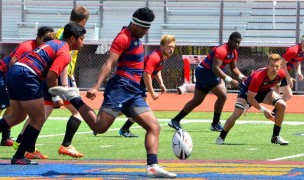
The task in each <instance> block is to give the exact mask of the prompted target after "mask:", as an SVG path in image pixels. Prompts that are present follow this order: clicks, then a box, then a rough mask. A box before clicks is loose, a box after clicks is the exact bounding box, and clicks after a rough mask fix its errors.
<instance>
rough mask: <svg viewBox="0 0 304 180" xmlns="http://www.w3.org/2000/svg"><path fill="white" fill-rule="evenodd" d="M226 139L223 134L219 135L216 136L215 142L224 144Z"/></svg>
mask: <svg viewBox="0 0 304 180" xmlns="http://www.w3.org/2000/svg"><path fill="white" fill-rule="evenodd" d="M224 141H225V140H224V139H223V138H221V136H219V137H217V138H216V141H215V144H218V145H222V144H224Z"/></svg>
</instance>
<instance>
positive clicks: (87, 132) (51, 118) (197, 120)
mask: <svg viewBox="0 0 304 180" xmlns="http://www.w3.org/2000/svg"><path fill="white" fill-rule="evenodd" d="M48 120H65V121H67V117H49V118H48ZM116 120H118V121H126V120H127V119H126V118H117V119H116ZM169 120H170V119H158V121H160V122H166V123H161V124H160V125H161V126H167V122H168V121H169ZM187 123H211V120H207V119H203V120H202V119H191V120H190V119H184V120H182V121H181V124H187ZM224 123H225V121H222V124H224ZM236 124H273V122H272V121H267V120H263V121H258V120H242V121H236ZM283 124H286V125H304V122H296V121H293V122H288V121H286V122H283ZM132 128H133V129H135V128H136V129H137V128H141V127H140V126H138V125H136V126H132ZM119 129H120V128H110V129H109V130H108V131H118V130H119ZM76 133H77V134H89V133H92V131H86V132H76ZM55 136H64V134H50V135H40V136H39V138H47V137H55ZM301 156H304V154H296V155H292V156H285V157H280V158H276V159H269V160H266V161H280V160H286V159H292V158H297V157H301Z"/></svg>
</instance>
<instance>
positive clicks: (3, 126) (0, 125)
mask: <svg viewBox="0 0 304 180" xmlns="http://www.w3.org/2000/svg"><path fill="white" fill-rule="evenodd" d="M9 128H10V127H9V126H8V124H7V123H6V121H5V119H4V118H2V119H0V132H3V131H5V130H7V129H9Z"/></svg>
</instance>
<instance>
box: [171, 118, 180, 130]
mask: <svg viewBox="0 0 304 180" xmlns="http://www.w3.org/2000/svg"><path fill="white" fill-rule="evenodd" d="M168 126H170V127H172V128H173V129H175V130H179V129H182V127H181V126H180V124H179V122H178V121H176V120H173V119H171V120H170V121H169V122H168Z"/></svg>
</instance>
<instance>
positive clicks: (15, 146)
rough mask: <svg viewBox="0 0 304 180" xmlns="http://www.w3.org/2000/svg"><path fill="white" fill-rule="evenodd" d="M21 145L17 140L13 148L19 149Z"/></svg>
mask: <svg viewBox="0 0 304 180" xmlns="http://www.w3.org/2000/svg"><path fill="white" fill-rule="evenodd" d="M19 146H20V143H18V142H17V141H14V143H13V148H14V149H15V150H17V149H18V148H19Z"/></svg>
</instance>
